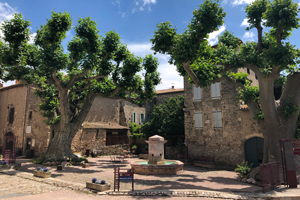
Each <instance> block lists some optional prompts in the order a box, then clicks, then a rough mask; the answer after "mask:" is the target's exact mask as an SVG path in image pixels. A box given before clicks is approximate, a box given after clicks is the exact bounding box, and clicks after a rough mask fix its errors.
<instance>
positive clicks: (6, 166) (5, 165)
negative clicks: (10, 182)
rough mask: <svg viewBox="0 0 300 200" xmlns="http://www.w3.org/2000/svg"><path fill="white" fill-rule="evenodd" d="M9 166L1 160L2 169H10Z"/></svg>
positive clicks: (0, 166)
mask: <svg viewBox="0 0 300 200" xmlns="http://www.w3.org/2000/svg"><path fill="white" fill-rule="evenodd" d="M8 168H9V166H8V165H7V164H6V162H5V161H3V160H1V161H0V169H8Z"/></svg>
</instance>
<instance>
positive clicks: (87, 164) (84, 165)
mask: <svg viewBox="0 0 300 200" xmlns="http://www.w3.org/2000/svg"><path fill="white" fill-rule="evenodd" d="M88 167H90V163H83V164H82V168H88Z"/></svg>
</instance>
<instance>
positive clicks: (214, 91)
mask: <svg viewBox="0 0 300 200" xmlns="http://www.w3.org/2000/svg"><path fill="white" fill-rule="evenodd" d="M211 97H212V98H213V99H219V98H220V97H221V92H220V83H214V84H212V85H211Z"/></svg>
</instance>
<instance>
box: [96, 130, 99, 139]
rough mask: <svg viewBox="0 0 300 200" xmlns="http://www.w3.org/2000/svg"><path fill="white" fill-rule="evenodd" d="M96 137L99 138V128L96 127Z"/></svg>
mask: <svg viewBox="0 0 300 200" xmlns="http://www.w3.org/2000/svg"><path fill="white" fill-rule="evenodd" d="M96 139H99V129H97V132H96Z"/></svg>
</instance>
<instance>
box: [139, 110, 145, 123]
mask: <svg viewBox="0 0 300 200" xmlns="http://www.w3.org/2000/svg"><path fill="white" fill-rule="evenodd" d="M144 123H145V115H144V114H143V113H140V124H144Z"/></svg>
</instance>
